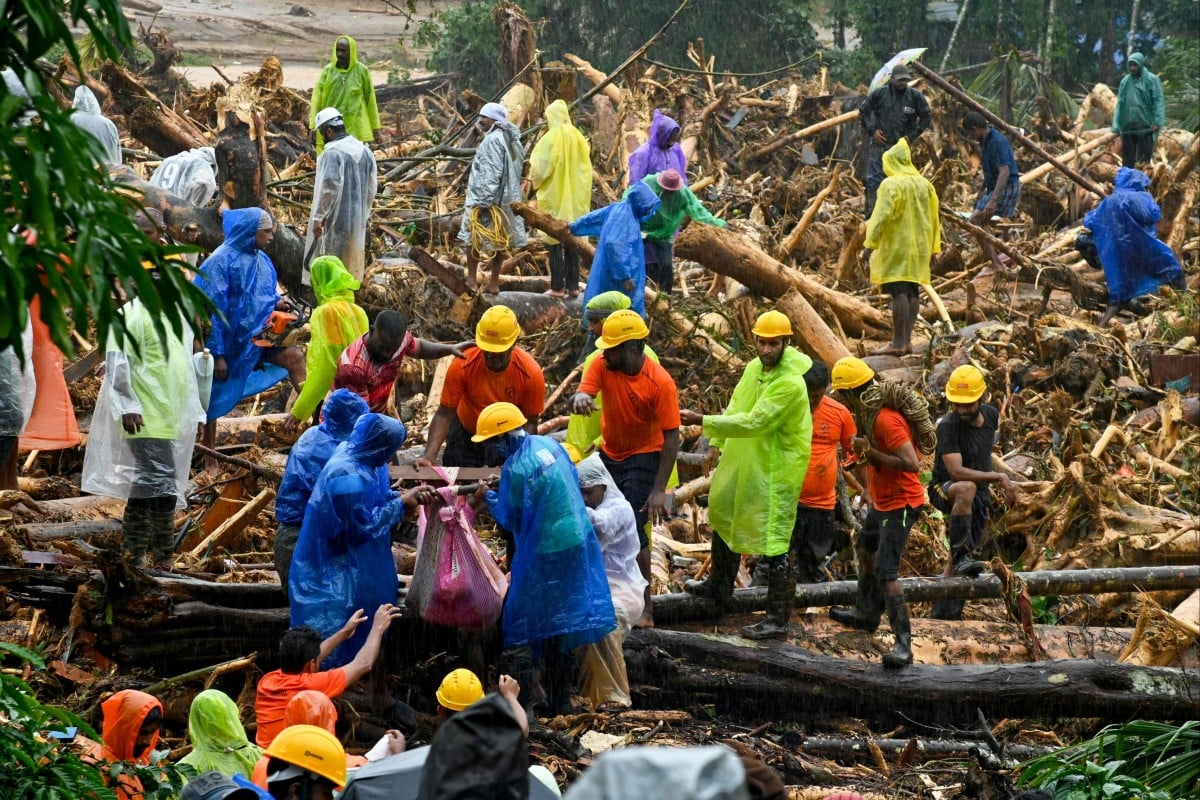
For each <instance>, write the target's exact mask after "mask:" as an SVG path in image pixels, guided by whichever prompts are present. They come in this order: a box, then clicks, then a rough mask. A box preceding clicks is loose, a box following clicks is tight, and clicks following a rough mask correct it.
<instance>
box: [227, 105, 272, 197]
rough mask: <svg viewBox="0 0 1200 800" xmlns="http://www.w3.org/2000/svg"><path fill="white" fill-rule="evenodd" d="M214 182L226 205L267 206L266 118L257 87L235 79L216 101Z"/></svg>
mask: <svg viewBox="0 0 1200 800" xmlns="http://www.w3.org/2000/svg"><path fill="white" fill-rule="evenodd" d="M217 124H218V125H219V126H220V130H219V131H218V132H217V146H216V154H217V186H218V187H219V189H220V192H221V205H223V206H225V207H228V208H250V207H256V208H266V207H267V183H266V172H267V137H266V121H265V119H264V116H263V110H262V107H261V106H260V105H259V103H258V90H257V89H255V88H253V87H250V86H247V85H246V84H243V83H238V84H235V85H234V86H233V88H231V89H230V90H229V93H228V94H226V95H225V96H223V97H222V98H220V99H219V100H218V101H217Z"/></svg>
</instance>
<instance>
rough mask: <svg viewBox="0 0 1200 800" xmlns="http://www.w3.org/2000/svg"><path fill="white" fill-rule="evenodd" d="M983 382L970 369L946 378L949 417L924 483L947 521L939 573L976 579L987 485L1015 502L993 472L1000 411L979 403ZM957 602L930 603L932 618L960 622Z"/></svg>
mask: <svg viewBox="0 0 1200 800" xmlns="http://www.w3.org/2000/svg"><path fill="white" fill-rule="evenodd" d="M986 390H987V381H986V380H984V377H983V373H982V372H980V371H979V368H978V367H975V366H973V365H971V364H964V365H963V366H961V367H959V368H957V369H956V370H954V372H952V373H950V379H949V380H948V381H946V399H947V400H948V401H949V402H950V413H948V414H946V415H945V416H944V417H942V419H941V421H939V422H938V426H937V452H936V453H934V457H933V476H932V478H931V479H930V482H929V503H930V505H932V506H933V507H934V508H936V509H937V510H938V511H940V512H942V513H943V514H945V515H946V516H947V520H946V533H947V535H948V537H949V539H950V557H949V558H948V559H946V567H945V569H944V570H942V574H943V575H945V576H946V577H951V576H954V575H966V576H970V577H976V576H978V575H979V574H980V573H981V572H983V570H984V569H985V566H986V565H985V564H983V563H982V562H980V561H975V560H973V559H972V558H971V554H972V553H973V552H974V551H975V550H976V548H978V547H979V543H980V542H981V541H982V540H983V533H984V529H985V528H986V527H987V523H988V519H989V518H990V517H991V511H992V496H991V492H990V491H989V487H990V484H993V483H998V484H1000V486H1001V487H1002V488H1003V489H1004V499H1005V502H1007V503H1009V504H1010V505H1011V504H1012V502H1013V501H1014V500H1016V497H1017V490H1016V486H1015V485H1014V484H1013V482H1012V479H1011V478H1009V477H1008V476H1007V475H1005V474H1004V473H1003V472H997V471H995V470H993V469H992V468H991V467H992V448H994V447H995V446H996V431H997V429H998V428H999V425H1000V412H999V411H998V410H997V409H996V407H995V406H993V405H989V404H987V403H982V402H980V400H981V398H982V397H983V393H984V392H985V391H986ZM963 603H964V601H962V600H957V599H955V600H939V601H938V602H936V603H934V604H933V612H932V613H931V614H930V616H932V617H933V618H934V619H959V618H961V617H962V610H963Z"/></svg>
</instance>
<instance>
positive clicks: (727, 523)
mask: <svg viewBox="0 0 1200 800" xmlns="http://www.w3.org/2000/svg"><path fill="white" fill-rule="evenodd" d="M811 366H812V359H810V358H809V357H808V356H806V355H804V354H803V353H801V352H800V351H798V350H796V349H795V348H793V347H787V348H785V349H784V351H783V357H782V358H781V359H780V361H779V365H778V366H777V367H775V369H773V370H771V371H770V372H763V368H762V361H761V360H760V359H757V358H756V359H754V360H753V361H751V362H750V364H749V365H748V366H747V367H746V371H745V372H744V373H742V378H741V380H739V381H738V385H737V387H736V388H735V389H734V390H733V396H732V397H730V398H729V406H728V407H727V408H726V409H725V413H724V414H719V415H707V416H705V417H704V432H705V433H706V434H708V436H709V438H710V439H711V440H712V446H713V447H716V448H718V449H719V450H720V451H721V461H720V463H718V464H717V469H716V471H715V472H713V480H712V488H711V489H710V490H709V493H708V523H709V525H711V526H712V529H713V530H714V531H716V532H717V533H718V534H720V536H721V538H722V539H724V540H725V543H726V544H728V545H729V549H731V550H733V552H735V553H758V554H761V555H765V556H777V555H780V554H782V553H786V552H787V551H788V545H789V544H790V543H791V540H792V527H793V526H794V525H795V522H796V500H797V498H799V497H800V487H801V486H802V485H803V483H804V475H805V473H806V472H808V458H809V455H810V454H811V452H812V414H811V413H810V412H809V408H808V389H807V387H806V386H805V385H804V373H806V372H808V369H809V367H811Z"/></svg>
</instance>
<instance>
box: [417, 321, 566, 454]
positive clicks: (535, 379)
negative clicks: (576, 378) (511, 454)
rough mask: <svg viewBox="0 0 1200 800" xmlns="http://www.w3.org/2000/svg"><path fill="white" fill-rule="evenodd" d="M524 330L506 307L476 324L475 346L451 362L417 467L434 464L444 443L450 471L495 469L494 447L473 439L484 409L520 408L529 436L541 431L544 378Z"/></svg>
mask: <svg viewBox="0 0 1200 800" xmlns="http://www.w3.org/2000/svg"><path fill="white" fill-rule="evenodd" d="M520 335H521V326H520V325H519V324H517V315H516V314H514V313H513V311H512V309H511V308H509V307H508V306H492V307H491V308H489V309H488V310H487V311H485V312H484V313H483V316H482V317H480V318H479V324H477V325H476V326H475V345H476V346H475V348H473V349H470V350H468V351H467V357H466V358H465V359H461V360H460V359H456V360H454V361H452V362H450V368H449V369H448V370H446V382H445V383H444V384H443V385H442V397H441V400H440V401H439V405H438V410H437V411H436V412H435V413H434V415H433V419H432V420H430V422H429V435H428V437H427V442H426V444H425V453H424V455H423V456H422V457H421V458H419V459H417V462H416V463H417V466H433V462H434V460H435V459H436V458H437V455H438V451H439V450H441V449H442V444H445V445H446V452H445V453H444V454H443V456H442V463H443V464H445V465H446V466H448V467H496V466H499V465H500V462H499V461H497V460H496V459H497V458H498V453H497V451H496V450H495V449H494V448H488V447H483V446H480V445H479V444H478V440H476V439H474V434H476V433H478V430H477V423H478V420H479V415H480V413H481V412H482V411H483V409H484V408H486V407H487V406H489V405H491V404H492V403H497V402H501V401H507V402H511V403H513V404H514V405H516V406H517V408H519V409H521V413H522V415H524V417H525V420H526V421H525V422H523V423H522V424H523V425H524V426H525V429H526V430H527V431H528V432H529V433H537V421H538V417H539V416H540V415H541V413H542V410H543V408H544V407H545V404H546V379H545V377H544V376H543V375H542V368H541V367H539V366H538V363H537V362H536V361H534V360H533V356H531V355H529V353H528V352H527V351H525V350H524V349H523V348H521V347H517V339H518V338H519V337H520Z"/></svg>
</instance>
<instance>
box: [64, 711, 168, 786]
mask: <svg viewBox="0 0 1200 800" xmlns="http://www.w3.org/2000/svg"><path fill="white" fill-rule="evenodd" d="M100 713H101V716H102V718H103V719H102V723H101V727H100V735H101V738H102V739H103V740H104V743H103V744H99V743H97V744H94V745H93V746H92V747H91V748H90V749H89V750H88V751H87V753H85V754H84V756H83V760H84V761H86V762H88V763H91V764H94V765H96V766H97V767H98V768H99V769H100V770H101V772H102V773H103V774H104V782H105V784H107V785H108V787H109V788H110V789H112V790H113V791H114V792H116V795H117V800H143V796H142V791H143V788H142V781H141V779H140V778H138V777H137V776H136V775H131V774H129V772H127V771H124V770H122V771H121V772H119V773H118V774H117V775H113V774H112V773H111V772H110V771H109V769H108V766H107V765H109V764H120V763H129V764H137V765H139V766H143V767H145V766H149V765H150V757H151V754H153V752H154V749H155V748H156V747H158V735H159V731H160V730H161V728H162V718H163V707H162V703H160V702H159V700H158V698H157V697H155V696H154V695H151V694H146V693H145V692H139V691H137V690H136V689H123V690H121V691H119V692H117V693H116V694H114V695H113V696H112V697H110V698H108V699H107V700H105V701H104V702H103V703H101V704H100Z"/></svg>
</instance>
